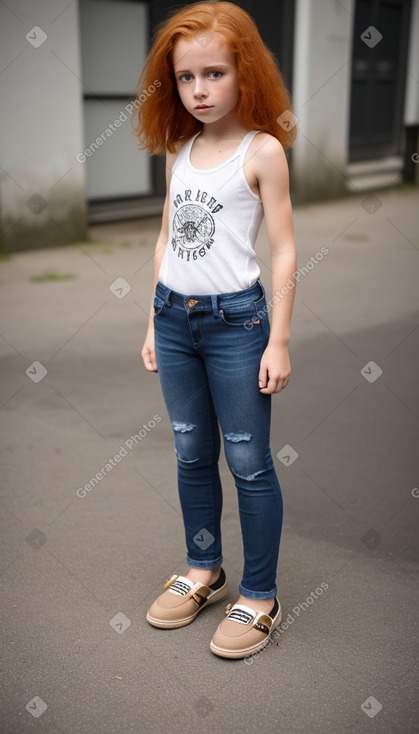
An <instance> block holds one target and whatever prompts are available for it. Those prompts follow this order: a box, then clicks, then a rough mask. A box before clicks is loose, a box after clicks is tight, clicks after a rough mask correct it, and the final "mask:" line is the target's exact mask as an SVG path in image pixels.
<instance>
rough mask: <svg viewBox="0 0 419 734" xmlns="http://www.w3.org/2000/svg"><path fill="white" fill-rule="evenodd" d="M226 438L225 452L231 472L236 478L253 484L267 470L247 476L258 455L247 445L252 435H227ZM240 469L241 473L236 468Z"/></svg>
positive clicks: (250, 473)
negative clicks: (245, 471) (246, 471)
mask: <svg viewBox="0 0 419 734" xmlns="http://www.w3.org/2000/svg"><path fill="white" fill-rule="evenodd" d="M224 438H225V440H226V444H225V452H226V458H227V463H228V465H229V467H230V471H231V472H232V474H234V476H236V477H238V478H239V479H245V480H246V481H247V482H251V481H253V480H254V479H256V478H257V477H258V476H259V474H263V472H264V471H265V469H260V470H259V471H253V472H250V471H249V473H247V474H245V473H243V472H244V470H245V469H247V470H249V469H250V468H254V467H251V464H252V462H253V461H255V459H256V455H255V453H254V451H253V448H250V447H247V446H246V444H247V443H248V442H249V441H251V440H252V435H251V434H250V433H245V432H242V433H225V434H224ZM236 467H240V471H239V470H238V469H237V468H236Z"/></svg>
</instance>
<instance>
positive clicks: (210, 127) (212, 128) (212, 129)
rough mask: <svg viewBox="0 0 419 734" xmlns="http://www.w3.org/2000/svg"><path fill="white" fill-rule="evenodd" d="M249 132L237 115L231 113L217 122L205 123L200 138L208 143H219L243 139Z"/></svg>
mask: <svg viewBox="0 0 419 734" xmlns="http://www.w3.org/2000/svg"><path fill="white" fill-rule="evenodd" d="M232 112H233V111H232ZM247 132H249V130H248V128H246V127H244V125H242V124H241V122H239V121H238V119H237V117H236V115H235V114H232V113H230V114H228V115H226V116H225V117H223V118H222V120H217V122H212V123H205V122H204V124H203V127H202V132H201V136H200V137H201V139H205V140H206V141H207V142H208V143H217V142H218V141H219V140H226V139H235V138H240V137H243V136H244V135H245V134H246V133H247Z"/></svg>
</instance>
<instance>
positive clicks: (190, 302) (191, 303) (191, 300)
mask: <svg viewBox="0 0 419 734" xmlns="http://www.w3.org/2000/svg"><path fill="white" fill-rule="evenodd" d="M197 303H199V301H197V300H196V298H189V299H188V301H187V302H186V305H187V307H188V308H193V307H194V306H196V304H197Z"/></svg>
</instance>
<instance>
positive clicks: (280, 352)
mask: <svg viewBox="0 0 419 734" xmlns="http://www.w3.org/2000/svg"><path fill="white" fill-rule="evenodd" d="M290 373H291V364H290V358H289V355H288V348H287V347H277V346H273V345H269V344H268V346H267V347H266V349H265V351H264V353H263V355H262V359H261V360H260V369H259V375H258V380H259V391H260V392H261V393H264V394H265V395H272V394H273V393H277V392H281V390H283V388H284V387H286V386H287V385H288V380H289V376H290Z"/></svg>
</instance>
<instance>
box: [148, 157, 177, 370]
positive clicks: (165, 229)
mask: <svg viewBox="0 0 419 734" xmlns="http://www.w3.org/2000/svg"><path fill="white" fill-rule="evenodd" d="M175 158H176V154H173V153H167V156H166V198H165V200H164V207H163V215H162V224H161V229H160V233H159V236H158V238H157V242H156V247H155V250H154V264H153V284H152V288H151V303H150V313H149V316H148V329H147V334H146V337H145V340H144V344H143V348H142V350H141V356H142V358H143V362H144V366H145V368H146V369H147V370H149V372H157V364H156V354H155V348H154V308H153V301H154V293H155V290H156V285H157V281H158V278H159V271H160V265H161V261H162V259H163V255H164V252H165V249H166V245H167V241H168V239H169V187H170V179H171V175H172V166H173V163H174V160H175Z"/></svg>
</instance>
